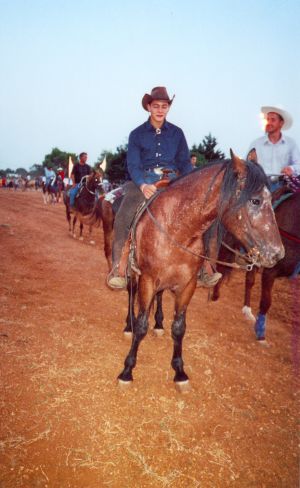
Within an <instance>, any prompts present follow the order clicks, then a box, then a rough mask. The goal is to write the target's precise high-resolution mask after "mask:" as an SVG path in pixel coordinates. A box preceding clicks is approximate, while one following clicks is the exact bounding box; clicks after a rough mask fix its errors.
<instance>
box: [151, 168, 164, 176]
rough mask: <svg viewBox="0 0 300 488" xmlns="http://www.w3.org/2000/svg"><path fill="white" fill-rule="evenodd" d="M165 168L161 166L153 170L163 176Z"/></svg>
mask: <svg viewBox="0 0 300 488" xmlns="http://www.w3.org/2000/svg"><path fill="white" fill-rule="evenodd" d="M162 170H163V169H162V168H161V167H160V168H154V169H153V172H154V173H155V174H156V175H159V176H161V175H162V174H163V171H162Z"/></svg>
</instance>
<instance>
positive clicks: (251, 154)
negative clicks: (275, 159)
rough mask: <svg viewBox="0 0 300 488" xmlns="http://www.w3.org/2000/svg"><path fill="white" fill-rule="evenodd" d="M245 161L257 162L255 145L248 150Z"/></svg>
mask: <svg viewBox="0 0 300 488" xmlns="http://www.w3.org/2000/svg"><path fill="white" fill-rule="evenodd" d="M247 161H251V162H252V163H256V164H258V161H257V154H256V149H255V147H253V148H252V149H250V151H249V152H248V155H247Z"/></svg>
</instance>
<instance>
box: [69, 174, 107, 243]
mask: <svg viewBox="0 0 300 488" xmlns="http://www.w3.org/2000/svg"><path fill="white" fill-rule="evenodd" d="M101 182H102V179H101V174H100V173H99V172H98V171H93V172H92V173H91V174H90V175H89V176H85V177H84V178H82V181H81V186H80V189H79V192H78V194H77V196H76V198H75V206H74V209H73V208H72V209H71V207H70V197H69V194H68V192H67V191H65V192H64V204H65V207H66V217H67V221H68V223H69V232H71V233H72V235H73V237H75V226H76V222H77V219H78V220H79V222H80V235H79V238H82V231H83V226H84V225H88V226H89V237H90V238H91V232H92V227H93V226H96V227H97V226H99V225H100V222H101V208H100V210H99V207H101V204H100V203H99V200H98V198H97V191H99V192H101V188H102V187H101ZM71 214H73V222H72V224H71Z"/></svg>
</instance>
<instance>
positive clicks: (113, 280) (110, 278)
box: [106, 266, 127, 290]
mask: <svg viewBox="0 0 300 488" xmlns="http://www.w3.org/2000/svg"><path fill="white" fill-rule="evenodd" d="M106 284H107V286H108V287H109V288H111V289H112V290H126V288H127V282H126V278H125V277H124V276H119V274H118V267H117V266H115V267H114V268H113V269H112V270H111V272H110V273H109V274H108V275H107V278H106Z"/></svg>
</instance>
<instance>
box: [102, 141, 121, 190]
mask: <svg viewBox="0 0 300 488" xmlns="http://www.w3.org/2000/svg"><path fill="white" fill-rule="evenodd" d="M127 149H128V145H127V144H124V145H121V146H117V148H116V151H115V152H111V151H102V153H101V154H100V156H99V158H98V160H97V165H98V166H99V165H100V164H101V163H102V161H103V159H104V157H106V163H107V164H106V171H105V174H106V176H107V177H108V179H109V181H111V182H112V183H121V182H123V181H124V180H126V179H127V164H126V155H127Z"/></svg>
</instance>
